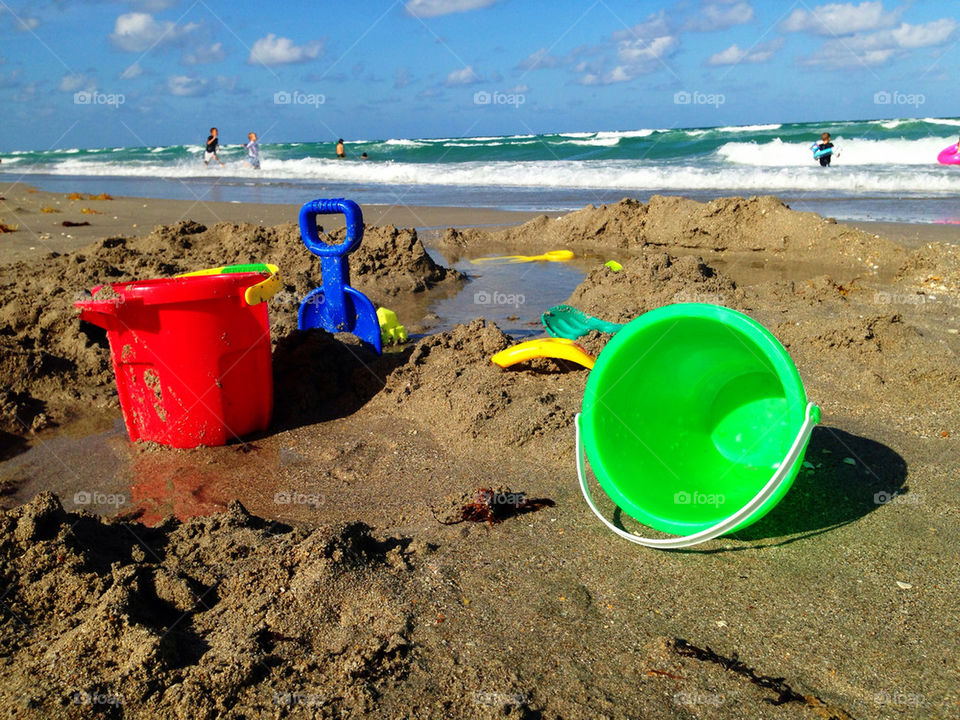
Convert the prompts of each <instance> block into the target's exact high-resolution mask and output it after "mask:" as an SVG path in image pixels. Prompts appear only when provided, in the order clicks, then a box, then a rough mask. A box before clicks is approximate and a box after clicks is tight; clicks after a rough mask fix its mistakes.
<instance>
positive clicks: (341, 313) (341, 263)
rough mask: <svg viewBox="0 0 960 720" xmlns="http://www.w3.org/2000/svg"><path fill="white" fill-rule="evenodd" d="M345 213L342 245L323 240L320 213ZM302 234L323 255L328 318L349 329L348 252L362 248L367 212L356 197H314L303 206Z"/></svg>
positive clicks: (310, 246) (342, 327) (307, 243)
mask: <svg viewBox="0 0 960 720" xmlns="http://www.w3.org/2000/svg"><path fill="white" fill-rule="evenodd" d="M339 213H343V216H344V219H345V220H346V223H347V238H346V240H344V241H343V242H342V243H340V244H339V245H328V244H327V243H325V242H323V241H322V240H321V239H320V233H319V232H318V231H317V216H318V215H337V214H339ZM300 236H301V237H302V238H303V244H304V245H306V246H307V249H308V250H309V251H310V252H312V253H313V254H314V255H319V256H320V272H321V273H323V295H324V301H325V302H326V304H327V307H326V313H327V318H328V319H329V321H330V322H331V323H332V324H333V326H334V327H335V328H338V329H341V330H342V329H345V328H346V327H347V326H348V323H349V324H351V325H352V321H353V318H348V317H347V301H346V296H345V293H346V291H345V290H344V288H346V287H348V286H349V285H350V264H349V263H348V262H347V255H349V254H350V253H352V252H353V251H354V250H356V249H357V248H358V247H360V241H361V240H363V213H362V212H361V211H360V207H359V206H358V205H357V204H356V203H355V202H353V200H345V199H344V198H335V199H332V200H311V201H310V202H308V203H306V204H305V205H304V206H303V207H302V208H300Z"/></svg>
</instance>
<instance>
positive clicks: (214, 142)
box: [203, 127, 223, 166]
mask: <svg viewBox="0 0 960 720" xmlns="http://www.w3.org/2000/svg"><path fill="white" fill-rule="evenodd" d="M219 146H220V131H219V130H217V129H216V128H215V127H212V128H210V134H209V135H208V136H207V149H206V151H205V152H204V153H203V164H204V165H209V164H210V161H211V160H213V159H216V161H217V162H218V163H220V165H221V166H222V165H223V162H221V160H220V157H219V156H218V155H217V148H218V147H219Z"/></svg>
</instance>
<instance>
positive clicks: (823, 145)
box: [816, 132, 833, 167]
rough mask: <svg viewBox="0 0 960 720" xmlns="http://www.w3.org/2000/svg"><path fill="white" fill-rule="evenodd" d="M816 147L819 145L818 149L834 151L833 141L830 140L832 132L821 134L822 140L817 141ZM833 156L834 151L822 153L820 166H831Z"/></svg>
mask: <svg viewBox="0 0 960 720" xmlns="http://www.w3.org/2000/svg"><path fill="white" fill-rule="evenodd" d="M816 147H817V150H831V151H832V150H833V143H832V142H830V133H827V132H825V133H823V135H821V136H820V142H818V143H817V145H816ZM832 157H833V153H832V152H828V153H825V154H824V155H821V156H820V158H819V160H820V167H829V166H830V159H831V158H832Z"/></svg>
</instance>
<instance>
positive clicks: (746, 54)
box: [707, 38, 783, 65]
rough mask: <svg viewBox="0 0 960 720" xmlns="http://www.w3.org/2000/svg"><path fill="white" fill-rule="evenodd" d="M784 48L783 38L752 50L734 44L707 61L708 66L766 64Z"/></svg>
mask: <svg viewBox="0 0 960 720" xmlns="http://www.w3.org/2000/svg"><path fill="white" fill-rule="evenodd" d="M781 47H783V38H777V39H776V40H771V41H770V42H768V43H762V44H761V45H756V46H754V47H752V48H750V49H742V48H741V47H740V46H739V45H737V44H733V45H731V46H730V47H728V48H727V49H726V50H723V51H722V52H718V53H715V54H713V55H711V56H710V59H709V60H707V65H740V64H742V63H764V62H767V61H768V60H769V59H770V58H772V57H773V56H774V54H775V53H776V52H777V50H779V49H780V48H781Z"/></svg>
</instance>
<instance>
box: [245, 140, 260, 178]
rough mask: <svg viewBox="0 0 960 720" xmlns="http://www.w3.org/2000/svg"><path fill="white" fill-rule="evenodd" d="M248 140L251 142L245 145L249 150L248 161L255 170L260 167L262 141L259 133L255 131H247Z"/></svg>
mask: <svg viewBox="0 0 960 720" xmlns="http://www.w3.org/2000/svg"><path fill="white" fill-rule="evenodd" d="M247 140H249V142H248V143H247V144H246V145H244V146H243V147H244V149H245V150H246V151H247V163H248V164H249V165H250V167H252V168H253V169H254V170H259V169H260V143H259V142H258V140H257V134H256V133H255V132H251V133H247Z"/></svg>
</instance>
